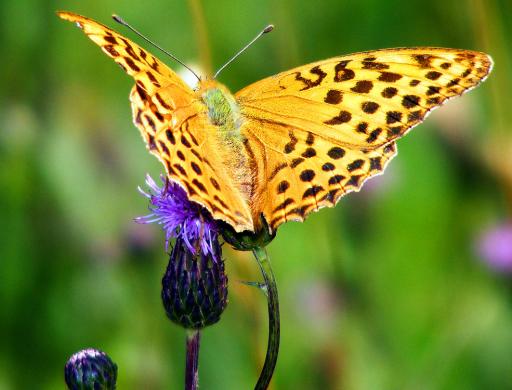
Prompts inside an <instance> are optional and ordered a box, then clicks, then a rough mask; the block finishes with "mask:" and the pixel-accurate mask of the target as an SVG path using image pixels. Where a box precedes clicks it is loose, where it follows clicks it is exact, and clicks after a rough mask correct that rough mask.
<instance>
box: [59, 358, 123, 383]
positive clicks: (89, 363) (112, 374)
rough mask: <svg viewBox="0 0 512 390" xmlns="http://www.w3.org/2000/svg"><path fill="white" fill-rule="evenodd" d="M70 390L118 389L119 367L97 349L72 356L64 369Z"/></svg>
mask: <svg viewBox="0 0 512 390" xmlns="http://www.w3.org/2000/svg"><path fill="white" fill-rule="evenodd" d="M64 379H65V380H66V384H67V386H68V389H70V390H112V389H115V388H116V380H117V365H116V364H115V363H114V362H112V360H111V359H110V358H109V357H108V355H107V354H106V353H104V352H101V351H98V350H96V349H84V350H82V351H80V352H77V353H75V354H74V355H73V356H71V357H70V358H69V360H68V362H67V363H66V366H65V368H64Z"/></svg>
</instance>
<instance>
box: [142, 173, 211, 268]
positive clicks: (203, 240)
mask: <svg viewBox="0 0 512 390" xmlns="http://www.w3.org/2000/svg"><path fill="white" fill-rule="evenodd" d="M160 180H161V181H162V184H163V185H162V186H161V187H160V186H158V184H157V183H155V181H154V180H153V179H152V178H151V176H149V175H146V185H147V186H148V188H149V191H148V192H146V191H144V190H143V189H141V188H140V187H139V192H140V193H141V194H142V195H144V196H145V197H146V198H148V199H149V201H150V205H149V210H150V211H151V213H150V214H148V215H146V216H143V217H138V218H136V219H135V222H137V223H142V224H148V223H157V224H159V225H161V226H162V229H163V230H164V231H165V245H166V248H168V247H169V241H170V239H171V238H177V239H182V240H183V242H184V243H185V245H186V246H187V248H188V249H189V250H190V252H192V254H194V255H198V254H199V249H200V250H201V251H202V253H203V254H204V255H205V256H208V255H211V256H213V257H214V258H216V257H215V256H216V255H217V253H218V251H216V250H215V247H214V243H216V242H217V240H218V229H217V226H216V223H215V221H214V220H213V218H212V217H211V216H210V214H209V213H208V211H207V210H206V209H204V208H203V207H201V206H200V205H199V204H197V203H194V202H192V201H190V200H189V199H188V197H187V194H186V192H185V191H184V190H183V188H181V187H180V186H179V185H178V184H176V183H172V182H169V181H168V180H167V179H166V178H165V177H164V176H163V175H161V176H160ZM216 260H220V259H216Z"/></svg>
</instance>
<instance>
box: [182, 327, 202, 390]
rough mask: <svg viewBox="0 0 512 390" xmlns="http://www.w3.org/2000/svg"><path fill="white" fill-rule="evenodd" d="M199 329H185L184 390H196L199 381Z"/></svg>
mask: <svg viewBox="0 0 512 390" xmlns="http://www.w3.org/2000/svg"><path fill="white" fill-rule="evenodd" d="M200 339H201V333H200V332H199V330H192V331H187V358H186V359H187V360H186V364H185V390H196V389H197V383H198V381H199V374H198V369H199V341H200Z"/></svg>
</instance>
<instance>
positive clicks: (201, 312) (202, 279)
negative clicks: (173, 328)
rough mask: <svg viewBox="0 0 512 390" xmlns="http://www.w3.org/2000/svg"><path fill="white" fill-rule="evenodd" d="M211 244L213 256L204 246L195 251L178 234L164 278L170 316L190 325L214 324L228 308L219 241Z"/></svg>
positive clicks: (180, 322)
mask: <svg viewBox="0 0 512 390" xmlns="http://www.w3.org/2000/svg"><path fill="white" fill-rule="evenodd" d="M212 246H213V248H212V249H213V253H214V255H213V256H212V255H211V254H208V255H205V254H204V253H203V251H201V250H199V251H198V252H199V253H198V254H194V253H192V252H191V251H190V249H189V248H188V246H187V245H186V244H185V242H184V240H183V239H182V238H180V237H178V238H177V239H176V243H175V245H174V247H173V249H172V252H171V256H170V258H169V264H168V266H167V270H166V272H165V275H164V277H163V279H162V301H163V305H164V308H165V312H166V314H167V317H169V319H170V320H171V321H173V322H175V323H176V324H178V325H181V326H182V327H184V328H187V329H201V328H204V327H206V326H208V325H212V324H215V323H216V322H217V321H219V319H220V316H221V314H222V312H223V311H224V309H225V308H226V304H227V295H228V279H227V276H226V274H225V273H224V262H223V261H222V253H221V248H220V245H219V243H218V241H217V240H212Z"/></svg>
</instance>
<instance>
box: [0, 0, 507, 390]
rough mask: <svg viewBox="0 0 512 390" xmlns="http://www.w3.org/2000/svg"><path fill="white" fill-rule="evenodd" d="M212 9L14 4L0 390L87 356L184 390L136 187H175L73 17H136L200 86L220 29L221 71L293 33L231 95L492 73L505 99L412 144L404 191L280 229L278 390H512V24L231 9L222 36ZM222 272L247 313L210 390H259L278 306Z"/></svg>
mask: <svg viewBox="0 0 512 390" xmlns="http://www.w3.org/2000/svg"><path fill="white" fill-rule="evenodd" d="M194 4H196V5H197V3H195V2H193V1H191V2H187V1H152V2H141V1H129V2H128V1H115V0H105V1H102V2H93V1H80V2H75V1H56V0H39V1H32V0H20V1H14V0H7V1H2V2H1V3H0V10H1V13H0V17H1V23H0V31H1V35H0V47H2V71H1V72H0V91H1V92H0V124H1V128H0V189H1V190H0V222H1V225H0V226H1V234H0V308H1V310H0V389H2V390H3V389H58V388H63V387H64V383H63V366H64V364H65V362H66V360H67V358H68V357H69V356H70V355H71V354H72V353H74V352H76V351H78V350H79V349H82V348H85V347H96V348H99V349H102V350H104V351H106V352H107V353H108V354H109V355H110V356H111V357H112V358H113V360H114V361H116V362H117V364H118V365H119V382H118V383H119V386H118V387H119V388H120V389H170V388H172V389H179V388H182V387H183V371H184V343H185V333H184V331H183V330H182V329H180V328H178V327H177V326H175V325H173V324H171V323H170V322H169V321H168V320H167V319H166V317H165V315H164V311H163V308H162V306H161V303H160V280H161V276H162V274H163V272H164V269H165V266H166V263H167V256H166V254H165V252H164V244H163V241H164V240H163V234H162V232H161V231H160V230H159V228H158V227H156V226H140V225H136V224H135V223H134V222H133V218H134V217H136V216H139V215H144V214H146V213H147V203H146V201H145V199H144V198H143V197H141V196H140V195H139V194H138V192H137V186H138V185H142V184H143V182H144V175H145V174H146V173H147V172H149V173H151V174H152V175H153V177H157V176H158V174H159V173H160V172H161V167H160V164H159V163H158V162H157V160H156V159H155V158H153V157H151V156H150V155H149V154H148V153H147V151H146V150H145V147H144V145H143V143H142V141H141V139H140V136H139V134H138V131H137V129H136V128H135V127H134V126H133V125H132V123H131V112H130V107H129V103H128V93H129V90H130V88H131V86H132V81H131V80H130V78H129V77H127V76H126V75H125V74H124V73H123V72H122V71H121V70H120V69H119V67H118V66H116V65H115V64H114V63H113V62H112V61H111V60H110V59H109V58H107V57H106V56H105V55H103V54H102V53H101V51H100V50H99V49H98V47H96V46H95V45H94V44H93V43H92V42H90V41H89V40H88V39H86V38H85V36H84V35H83V34H82V33H81V32H80V31H79V30H78V29H76V28H74V26H72V25H71V24H69V23H67V22H63V21H61V20H59V19H58V18H57V17H56V16H55V11H56V10H58V9H64V10H70V11H74V12H78V13H81V14H84V15H87V16H89V17H91V18H94V19H96V20H99V21H102V22H104V23H107V24H109V25H110V26H114V22H113V21H112V20H111V19H110V15H111V14H112V13H114V12H115V13H118V14H120V15H122V16H123V17H124V18H125V19H126V20H127V21H129V22H130V23H132V24H133V25H134V26H136V28H138V29H139V30H140V31H142V32H143V33H145V34H146V35H148V36H149V37H151V38H152V39H153V40H155V41H156V42H158V43H160V44H161V45H162V46H164V47H166V48H168V49H169V50H171V51H172V52H173V53H174V54H175V55H177V56H178V57H180V58H182V59H184V60H185V61H186V62H187V63H190V64H196V65H197V64H199V63H200V62H201V60H202V56H203V57H207V56H208V55H209V54H208V50H207V49H206V47H205V46H204V45H203V44H200V43H198V42H200V40H198V31H200V29H201V28H204V29H206V32H207V34H208V40H209V47H210V51H211V60H212V63H213V64H214V68H216V67H218V66H220V65H221V64H222V63H223V62H224V61H225V60H226V59H227V58H228V57H229V56H231V55H232V54H233V52H235V51H236V50H238V49H239V48H240V47H241V46H242V45H243V44H245V43H246V42H247V41H248V39H250V38H251V37H253V36H254V35H255V34H256V32H257V31H259V30H260V29H261V28H262V27H263V26H264V25H266V24H267V23H274V24H275V25H276V30H275V31H274V32H273V33H272V34H270V35H269V36H267V37H266V38H265V39H263V40H262V41H260V42H258V43H257V44H256V45H255V46H254V47H253V48H251V49H250V50H249V51H248V52H247V53H246V54H244V55H243V56H242V57H241V58H240V59H239V60H237V61H236V62H235V63H234V64H232V65H231V66H230V67H229V68H228V69H227V70H225V71H224V73H223V74H222V76H221V82H223V83H225V84H226V85H228V86H229V87H230V88H232V90H233V91H236V90H238V89H240V88H241V87H243V86H245V85H247V84H249V83H251V82H253V81H256V80H258V79H261V78H263V77H265V76H268V75H271V74H274V73H277V72H280V71H282V70H285V69H287V68H289V67H292V66H297V65H300V64H303V63H307V62H311V61H314V60H318V59H323V58H328V57H332V56H335V55H340V54H343V53H351V52H354V51H361V50H369V49H376V48H384V47H396V46H446V47H460V48H467V49H476V50H481V51H485V52H488V53H490V54H491V55H492V56H493V58H494V60H495V70H494V72H493V73H492V74H491V77H490V79H489V80H488V81H487V82H486V83H484V84H483V85H482V86H481V87H479V88H477V89H476V90H474V91H472V92H471V93H469V94H468V95H465V96H464V97H463V98H461V99H458V100H455V101H452V102H450V103H449V104H448V105H447V106H446V107H443V108H442V109H441V110H438V111H436V112H435V113H434V114H433V115H432V116H430V117H429V119H428V120H427V121H426V123H425V124H423V125H421V126H419V127H418V128H417V129H415V130H414V131H413V132H412V133H411V134H410V135H408V136H407V137H406V138H405V139H404V140H401V141H400V142H399V155H398V157H397V158H396V159H395V160H394V161H393V162H392V163H391V164H390V166H389V168H388V170H387V171H386V174H385V175H383V176H380V177H379V178H377V179H374V180H371V181H370V182H368V183H367V185H365V186H364V188H363V190H362V191H361V192H360V193H357V194H350V195H349V196H347V197H346V198H344V199H342V201H341V202H340V203H339V204H338V206H337V207H336V208H335V209H324V210H322V211H320V212H319V213H316V214H315V215H312V216H311V217H310V218H309V219H308V220H307V221H306V222H305V223H303V224H299V223H289V224H287V225H285V226H283V227H282V228H280V230H279V232H278V235H277V238H276V239H275V240H274V242H273V243H272V244H271V245H270V247H269V252H270V255H271V258H272V262H273V265H274V270H275V273H276V277H277V279H278V283H279V288H280V298H281V308H282V344H281V355H280V359H279V362H278V366H277V371H276V374H275V379H274V382H273V388H274V389H357V390H359V389H363V390H364V389H507V388H512V302H511V297H512V284H511V279H510V275H511V273H510V272H504V271H503V270H500V269H496V267H493V266H492V264H488V263H486V262H485V258H481V257H479V255H478V253H479V250H478V248H479V245H481V243H480V241H479V240H480V237H481V236H482V235H483V234H484V235H485V234H486V232H489V231H492V230H493V229H499V228H500V226H503V224H504V223H506V221H507V218H508V217H510V214H509V213H510V210H511V206H512V131H511V126H512V125H511V124H510V123H511V119H512V110H511V109H510V106H511V104H512V95H511V92H510V91H512V80H511V77H510V75H511V74H512V55H511V53H512V43H511V41H510V38H509V37H510V36H512V25H511V24H510V17H511V16H512V3H511V2H510V1H508V0H499V1H498V0H470V1H466V0H462V1H458V2H450V1H445V0H430V1H409V2H403V1H398V0H388V1H378V0H364V1H338V0H330V1H323V2H318V3H316V2H310V1H299V0H295V1H294V0H285V1H272V0H261V1H253V2H238V1H237V2H235V1H227V0H217V1H204V2H203V4H202V8H203V15H204V20H201V18H200V17H197V13H196V16H195V17H194V15H195V11H194ZM507 23H509V24H507ZM114 28H115V29H116V30H118V31H121V32H122V33H123V34H125V35H127V36H128V37H130V38H131V39H134V40H135V41H136V42H140V40H138V39H135V37H134V36H133V35H132V34H130V33H129V32H128V31H127V30H126V29H123V28H122V27H120V26H114ZM146 47H147V46H146ZM150 50H151V51H153V52H155V51H154V50H153V49H152V48H150ZM155 54H158V55H159V54H160V53H156V52H155ZM159 57H160V58H162V56H160V55H159ZM163 59H164V60H165V61H166V62H167V63H169V64H170V66H171V67H173V68H174V69H177V70H179V67H178V66H177V65H176V64H175V63H173V62H171V61H169V60H168V59H167V58H163ZM203 60H204V58H203ZM194 66H195V65H194ZM183 74H185V73H183ZM505 244H506V243H505ZM509 244H511V245H512V242H511V243H509ZM225 256H226V258H227V260H226V265H227V270H228V276H229V278H230V303H229V305H228V308H227V310H226V312H225V314H224V316H223V318H222V320H221V322H219V323H218V324H217V325H215V326H213V327H211V328H209V329H207V330H206V331H204V333H203V338H202V349H201V356H200V384H201V385H202V386H201V387H202V388H205V389H250V388H253V386H254V384H255V381H256V378H257V375H258V373H259V369H260V366H261V364H262V362H263V357H264V353H265V347H266V318H267V317H266V306H265V300H264V297H263V296H262V295H261V293H259V291H257V290H256V289H254V288H250V287H247V286H244V285H242V284H240V283H239V281H240V280H256V279H258V278H259V274H258V270H257V266H256V264H255V262H254V260H253V259H252V258H251V257H250V256H249V255H248V254H246V253H235V252H232V251H226V252H225Z"/></svg>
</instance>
